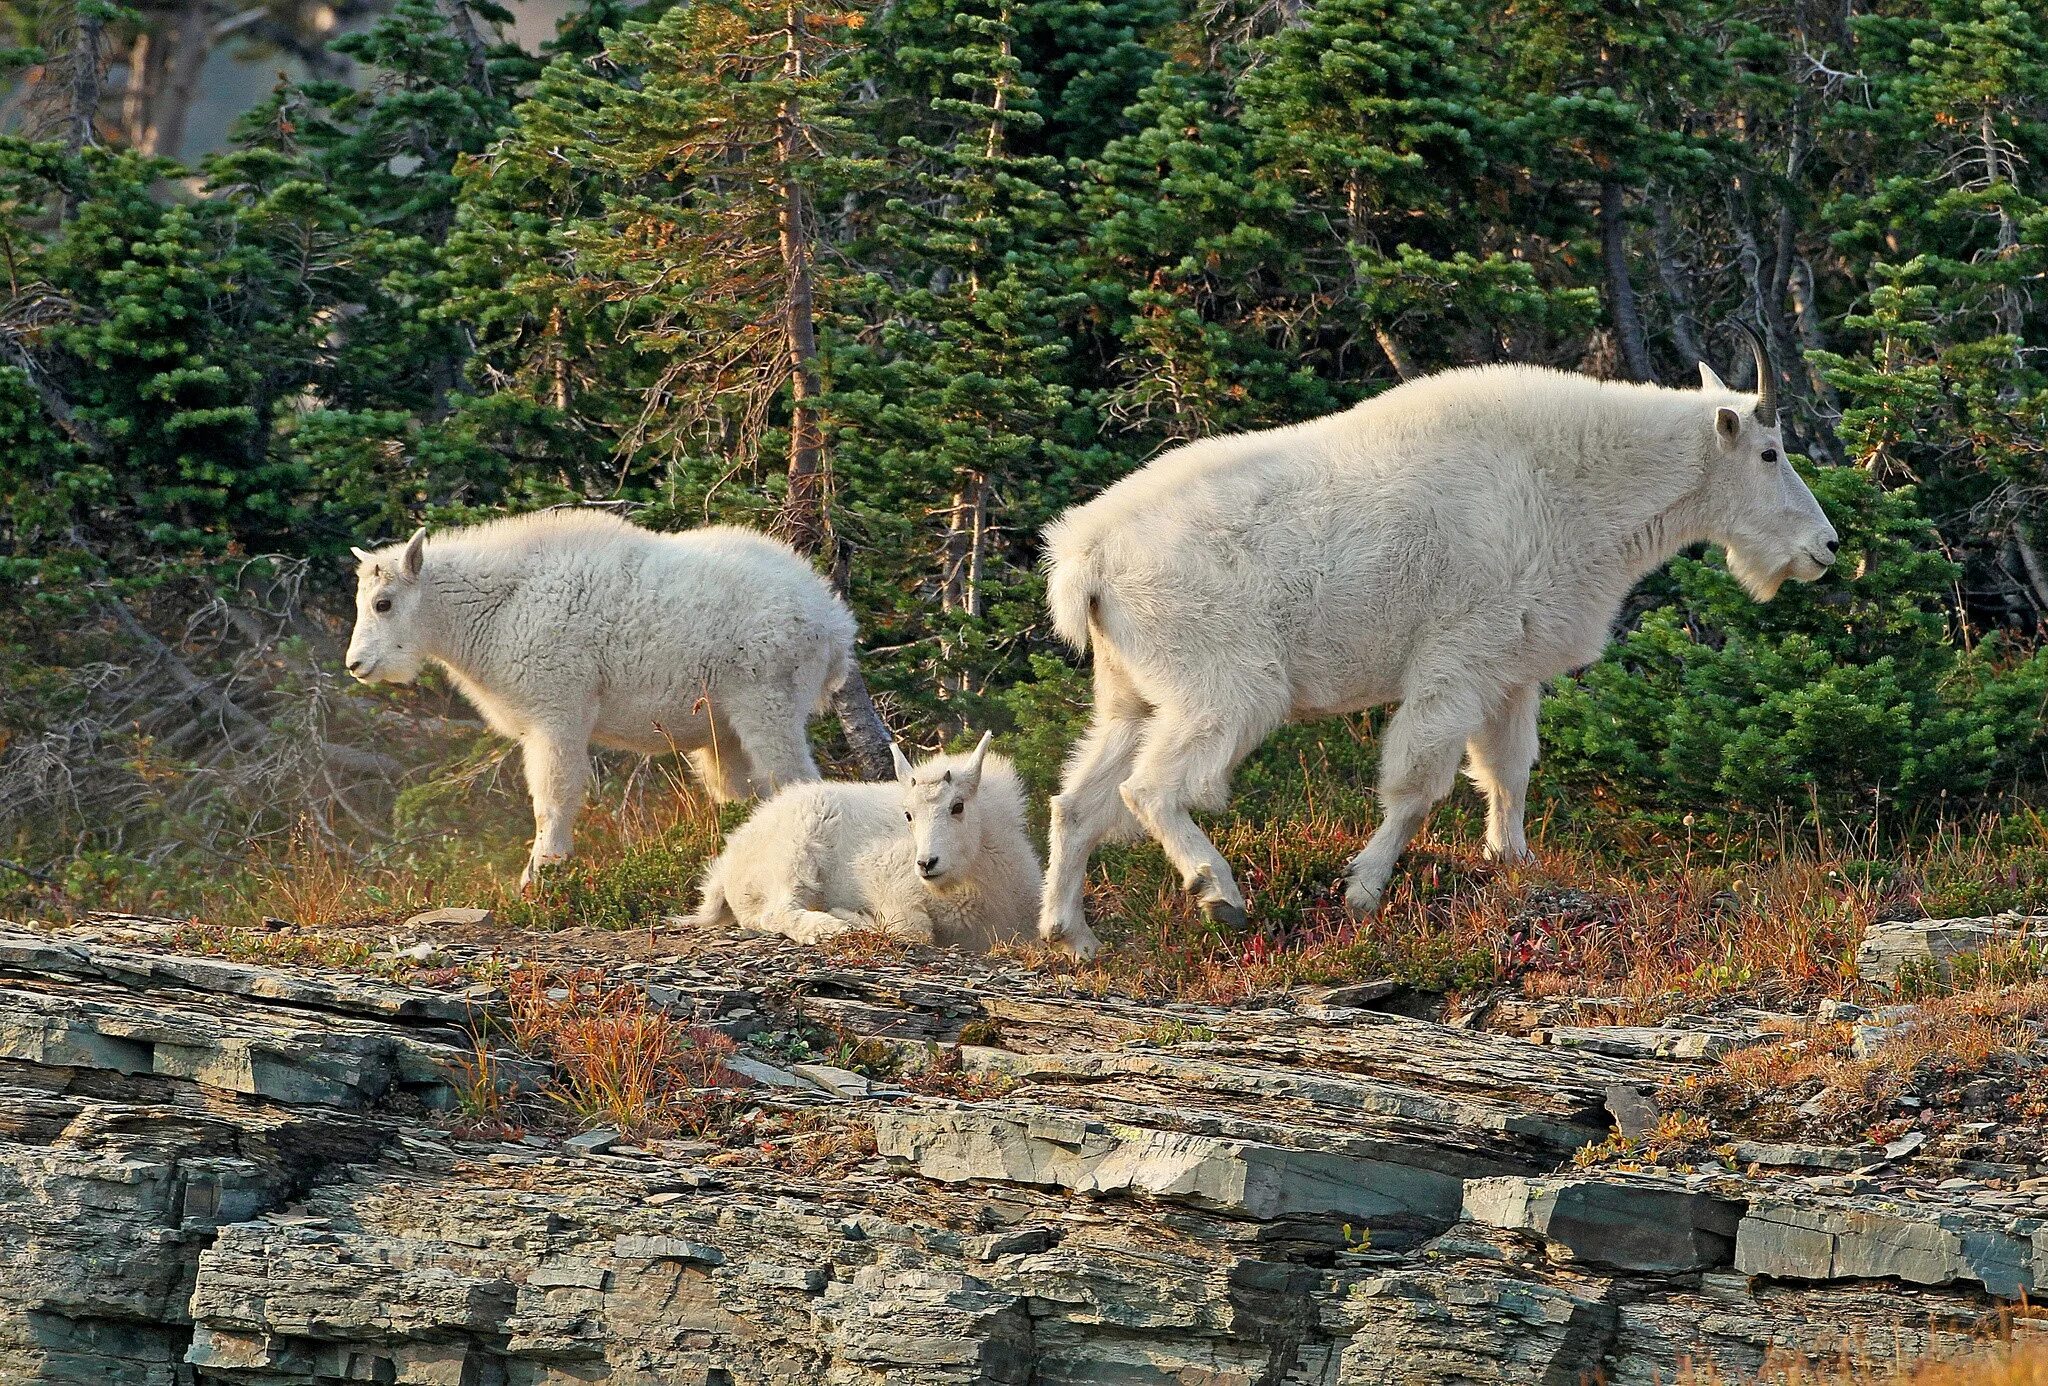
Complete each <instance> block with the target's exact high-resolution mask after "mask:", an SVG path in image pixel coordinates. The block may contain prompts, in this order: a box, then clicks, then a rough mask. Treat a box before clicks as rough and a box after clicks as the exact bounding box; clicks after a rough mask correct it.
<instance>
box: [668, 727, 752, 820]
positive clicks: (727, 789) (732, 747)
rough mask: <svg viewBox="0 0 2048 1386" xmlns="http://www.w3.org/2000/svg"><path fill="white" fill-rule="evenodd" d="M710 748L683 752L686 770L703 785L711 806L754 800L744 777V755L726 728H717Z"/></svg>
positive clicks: (750, 781)
mask: <svg viewBox="0 0 2048 1386" xmlns="http://www.w3.org/2000/svg"><path fill="white" fill-rule="evenodd" d="M718 737H719V739H718V741H717V743H716V745H714V746H699V747H698V748H697V749H696V750H694V751H689V752H686V753H685V754H686V755H687V756H688V758H689V762H690V768H691V769H692V770H694V771H696V772H697V783H699V784H701V785H703V786H704V792H705V793H707V794H709V795H710V796H711V802H712V803H714V804H730V803H732V802H734V801H735V800H738V799H751V798H753V797H754V785H753V781H752V779H751V778H750V777H749V775H748V767H747V753H746V752H745V751H743V750H741V749H740V742H739V738H738V737H737V736H735V735H733V734H732V731H731V729H730V728H721V729H720V730H719V733H718Z"/></svg>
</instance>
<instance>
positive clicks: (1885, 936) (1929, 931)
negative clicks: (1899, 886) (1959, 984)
mask: <svg viewBox="0 0 2048 1386" xmlns="http://www.w3.org/2000/svg"><path fill="white" fill-rule="evenodd" d="M2023 937H2032V938H2035V939H2038V940H2041V941H2042V942H2043V943H2048V916H2044V915H2016V914H2002V915H1997V916H1994V917H1991V918H1982V919H1911V920H1907V919H1897V920H1886V921H1884V922H1882V923H1877V924H1872V925H1871V926H1870V927H1869V928H1868V929H1866V930H1865V931H1864V934H1863V939H1862V941H1861V942H1860V943H1858V944H1857V945H1856V972H1857V975H1859V976H1860V977H1862V978H1863V980H1864V981H1866V982H1875V983H1878V984H1879V985H1881V986H1897V985H1898V981H1899V973H1900V972H1901V970H1903V969H1906V968H1908V967H1919V968H1924V969H1926V971H1927V972H1928V973H1929V974H1930V976H1931V977H1932V979H1933V980H1935V981H1945V980H1947V979H1948V977H1949V975H1950V970H1951V960H1952V959H1954V958H1955V957H1956V956H1957V955H1958V954H1963V953H1982V952H1983V951H1984V950H1985V949H1986V948H1990V947H1992V946H1994V945H1996V944H2002V943H2013V942H2017V941H2018V940H2019V939H2021V938H2023Z"/></svg>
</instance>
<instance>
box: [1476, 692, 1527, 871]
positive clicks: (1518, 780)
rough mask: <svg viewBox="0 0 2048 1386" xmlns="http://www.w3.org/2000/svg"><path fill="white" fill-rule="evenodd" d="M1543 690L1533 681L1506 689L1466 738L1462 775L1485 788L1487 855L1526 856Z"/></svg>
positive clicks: (1498, 858) (1502, 858)
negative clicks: (1532, 769) (1527, 817)
mask: <svg viewBox="0 0 2048 1386" xmlns="http://www.w3.org/2000/svg"><path fill="white" fill-rule="evenodd" d="M1542 702H1543V693H1542V690H1541V689H1539V688H1538V687H1537V686H1536V685H1535V684H1533V683H1525V684H1522V685H1521V686H1520V687H1517V688H1511V689H1509V690H1508V693H1507V697H1506V698H1504V699H1502V701H1501V705H1500V706H1499V707H1498V708H1496V709H1495V710H1494V714H1493V716H1491V717H1489V718H1487V719H1486V725H1485V726H1483V727H1481V728H1480V729H1479V731H1478V733H1477V734H1475V735H1474V736H1473V738H1472V739H1471V740H1470V741H1469V742H1467V743H1466V745H1465V752H1466V755H1467V756H1468V757H1469V758H1470V761H1471V763H1470V765H1469V766H1468V767H1467V768H1466V771H1465V773H1466V775H1467V776H1468V777H1470V779H1471V781H1472V783H1474V784H1476V785H1478V786H1479V787H1480V788H1481V789H1483V790H1485V791H1486V855H1487V856H1489V857H1492V858H1493V859H1494V860H1495V861H1527V860H1528V859H1529V839H1528V837H1527V836H1526V835H1525V834H1524V832H1523V826H1522V820H1523V817H1524V815H1525V813H1526V812H1527V809H1528V802H1529V770H1530V767H1531V766H1533V765H1535V764H1536V713H1537V710H1538V709H1539V708H1540V707H1541V706H1542Z"/></svg>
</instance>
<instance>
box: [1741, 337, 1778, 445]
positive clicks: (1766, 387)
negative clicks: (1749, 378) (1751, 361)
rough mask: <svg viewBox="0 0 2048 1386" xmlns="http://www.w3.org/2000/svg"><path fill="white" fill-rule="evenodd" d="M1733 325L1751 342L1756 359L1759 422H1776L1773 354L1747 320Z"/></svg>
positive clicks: (1776, 409) (1775, 373) (1776, 392)
mask: <svg viewBox="0 0 2048 1386" xmlns="http://www.w3.org/2000/svg"><path fill="white" fill-rule="evenodd" d="M1731 326H1733V327H1734V329H1735V330H1736V331H1737V332H1740V333H1741V334H1742V340H1744V341H1745V342H1748V343H1749V354H1750V355H1751V356H1752V357H1754V358H1755V359H1756V417H1757V422H1759V423H1762V424H1774V423H1776V422H1777V421H1778V373H1777V372H1776V371H1774V370H1772V369H1771V356H1770V353H1769V352H1767V351H1765V350H1764V339H1763V338H1762V337H1760V336H1758V335H1757V331H1756V329H1755V328H1754V327H1751V326H1750V325H1749V324H1748V323H1746V322H1738V323H1733V324H1731Z"/></svg>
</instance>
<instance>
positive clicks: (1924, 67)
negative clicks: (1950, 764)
mask: <svg viewBox="0 0 2048 1386" xmlns="http://www.w3.org/2000/svg"><path fill="white" fill-rule="evenodd" d="M1856 34H1857V38H1858V57H1859V60H1860V62H1861V64H1862V69H1863V71H1864V73H1865V74H1866V75H1867V76H1868V77H1869V78H1870V84H1871V85H1870V100H1869V101H1868V103H1867V104H1860V105H1855V106H1850V107H1847V108H1846V109H1844V110H1843V111H1842V112H1841V113H1840V119H1841V121H1842V123H1843V124H1845V125H1847V126H1849V127H1851V128H1852V129H1853V130H1854V131H1855V133H1856V136H1857V138H1858V144H1859V147H1860V150H1861V153H1862V155H1863V159H1864V161H1865V162H1864V166H1865V167H1867V168H1869V169H1871V170H1874V171H1875V176H1873V177H1872V178H1871V180H1870V182H1869V185H1868V187H1867V189H1866V190H1861V191H1858V192H1855V193H1852V194H1850V195H1847V196H1844V197H1842V198H1840V199H1838V200H1837V201H1836V202H1835V204H1834V205H1833V206H1832V207H1831V208H1830V209H1829V214H1830V217H1831V219H1832V220H1833V221H1834V222H1835V223H1836V224H1837V225H1838V226H1839V227H1840V228H1841V229H1840V230H1839V231H1838V232H1837V233H1836V242H1837V245H1838V246H1839V247H1840V248H1841V249H1842V250H1844V251H1846V252H1847V253H1849V254H1850V255H1851V256H1852V257H1853V258H1854V259H1855V260H1857V261H1858V262H1861V263H1863V264H1866V265H1867V266H1868V268H1867V271H1866V275H1865V278H1864V283H1863V289H1864V292H1865V294H1866V297H1865V298H1864V300H1863V302H1862V303H1861V304H1859V305H1858V307H1857V310H1856V311H1855V312H1853V313H1852V314H1850V315H1849V316H1848V317H1847V318H1846V320H1845V326H1847V327H1848V328H1850V329H1851V330H1852V331H1855V332H1857V333H1860V334H1862V335H1863V336H1864V337H1865V339H1866V340H1867V342H1868V346H1867V348H1866V349H1865V350H1863V351H1862V352H1859V353H1856V354H1853V355H1851V354H1847V353H1844V354H1834V353H1824V354H1821V355H1820V356H1819V357H1818V358H1817V359H1818V360H1819V361H1820V362H1821V364H1822V366H1823V369H1824V370H1825V372H1826V374H1827V376H1828V378H1829V379H1830V380H1831V381H1832V382H1833V383H1834V384H1835V385H1836V387H1837V388H1838V389H1839V390H1840V391H1841V392H1842V394H1843V396H1844V400H1845V405H1846V407H1845V410H1844V414H1843V419H1842V432H1843V435H1844V439H1845V441H1846V442H1847V444H1848V448H1849V452H1850V455H1851V457H1852V458H1854V459H1855V460H1856V461H1858V462H1860V463H1861V464H1862V465H1864V466H1865V467H1866V468H1867V469H1868V470H1869V471H1870V472H1871V473H1872V474H1873V475H1874V476H1876V477H1878V478H1880V479H1881V480H1884V481H1886V482H1890V483H1899V482H1905V481H1917V482H1919V483H1921V485H1922V487H1923V489H1925V491H1926V492H1927V494H1928V496H1929V498H1930V502H1931V504H1930V509H1932V510H1933V512H1934V513H1937V514H1945V515H1969V516H1971V517H1973V520H1974V524H1973V525H1972V532H1971V533H1969V534H1967V535H1965V536H1959V537H1960V538H1962V540H1963V542H1964V543H1965V544H1966V545H1969V546H1970V547H1972V548H1975V549H1976V550H1977V552H1978V553H1979V554H1980V555H1982V556H1983V557H1984V559H1985V561H1986V562H1985V566H1986V568H1987V569H1988V570H1989V573H1990V574H1991V575H1992V576H1991V582H1992V585H1994V586H1995V587H1997V588H1999V589H2001V591H1999V592H1998V593H1996V594H1991V593H1987V594H1986V595H1987V596H1993V595H1996V596H1997V597H2000V598H2002V599H2003V602H2004V605H2005V613H2004V614H2005V615H2006V617H2007V618H2008V619H2013V620H2017V619H2019V618H2020V616H2021V613H2027V619H2026V620H2024V622H2023V624H2025V625H2029V626H2031V625H2038V624H2040V623H2041V622H2042V621H2043V620H2044V618H2048V544H2044V542H2043V535H2044V534H2048V477H2044V473H2043V467H2042V458H2043V457H2044V456H2048V370H2044V369H2043V367H2042V365H2041V363H2040V362H2041V353H2042V352H2043V351H2044V350H2048V311H2044V307H2043V304H2042V301H2041V298H2040V295H2039V291H2038V288H2037V287H2036V286H2037V285H2038V284H2039V282H2040V280H2041V278H2042V276H2043V275H2044V274H2048V193H2044V185H2043V183H2042V179H2043V177H2044V173H2043V170H2044V167H2048V163H2044V161H2048V22H2044V20H2043V18H2042V17H2041V15H2040V13H2039V10H2038V8H2037V7H2034V6H2030V5H2025V4H2018V3H2010V2H2009V0H1944V2H1943V3H1938V4H1934V5H1932V6H1927V7H1920V6H1914V7H1910V8H1909V7H1904V6H1897V7H1885V9H1884V10H1882V11H1881V12H1880V13H1878V14H1876V15H1873V16H1871V17H1869V18H1867V19H1862V20H1859V21H1858V22H1857V24H1856Z"/></svg>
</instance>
